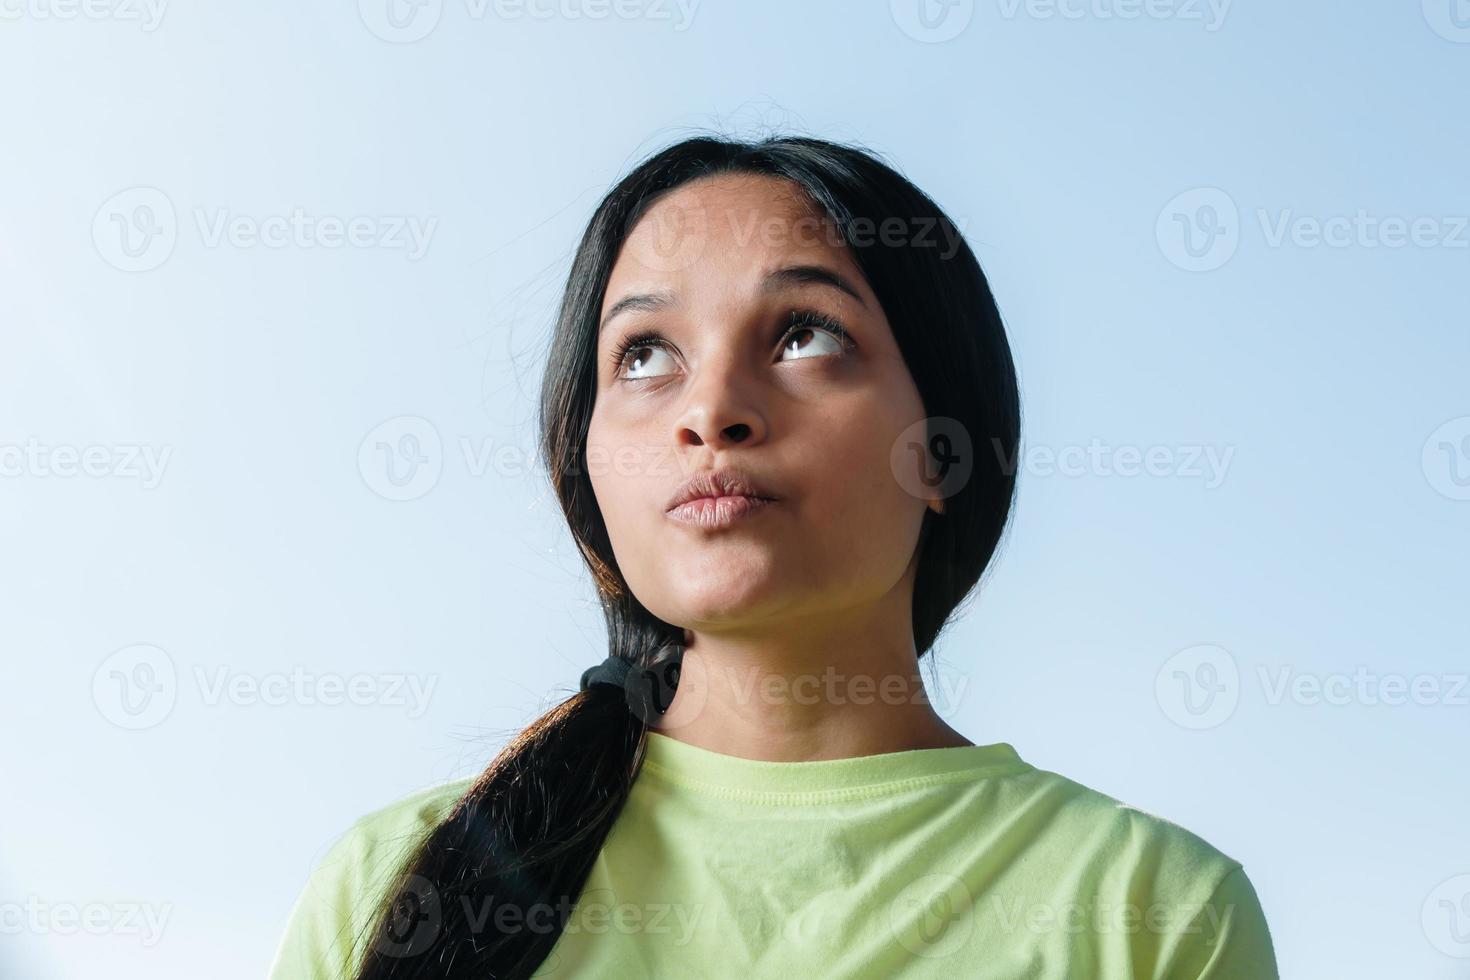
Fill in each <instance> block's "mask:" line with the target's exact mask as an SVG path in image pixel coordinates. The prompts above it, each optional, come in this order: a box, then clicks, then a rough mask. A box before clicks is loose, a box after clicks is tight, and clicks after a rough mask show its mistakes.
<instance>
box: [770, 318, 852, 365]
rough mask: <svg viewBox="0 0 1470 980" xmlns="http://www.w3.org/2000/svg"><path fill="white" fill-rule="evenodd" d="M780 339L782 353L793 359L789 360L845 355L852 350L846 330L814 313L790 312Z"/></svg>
mask: <svg viewBox="0 0 1470 980" xmlns="http://www.w3.org/2000/svg"><path fill="white" fill-rule="evenodd" d="M781 339H782V344H781V353H782V354H787V353H790V354H792V355H794V356H793V357H791V358H788V360H799V359H801V358H804V357H823V356H828V355H833V354H845V353H847V350H848V348H849V347H851V337H849V335H848V333H847V329H846V328H845V327H843V326H842V324H841V323H839V322H837V321H836V320H834V319H832V318H831V317H829V316H827V315H826V314H824V313H818V312H817V311H816V310H792V311H791V319H790V320H789V321H787V323H786V324H785V326H784V328H783V330H782V334H781Z"/></svg>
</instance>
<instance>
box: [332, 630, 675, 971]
mask: <svg viewBox="0 0 1470 980" xmlns="http://www.w3.org/2000/svg"><path fill="white" fill-rule="evenodd" d="M681 654H682V649H680V648H675V650H674V653H673V655H672V656H659V657H653V658H649V662H648V663H647V664H646V665H642V666H635V665H634V664H633V663H632V662H631V661H629V660H627V659H625V658H621V657H616V656H609V657H608V658H607V659H606V660H605V661H603V663H601V664H599V665H598V666H596V667H593V668H589V669H588V670H587V671H586V672H585V673H584V674H583V675H582V690H581V692H580V693H578V694H575V695H573V696H572V697H570V698H568V699H567V700H565V701H563V702H562V703H561V704H559V705H557V706H556V707H555V708H553V709H552V710H550V711H548V712H547V713H546V714H544V715H542V716H541V717H540V718H538V719H536V721H534V722H533V723H532V724H531V725H530V726H528V727H527V728H526V729H525V730H524V731H522V732H520V733H519V734H518V735H517V736H516V737H515V738H514V739H513V740H512V741H511V742H510V743H509V744H508V745H506V747H505V748H504V749H503V750H502V751H501V753H500V754H499V755H498V756H496V757H495V760H494V761H493V762H491V763H490V766H489V768H487V769H486V770H485V772H484V773H483V774H481V776H480V778H479V779H477V780H476V781H475V783H474V785H473V786H472V787H471V788H470V790H469V792H467V793H466V794H465V795H464V797H463V798H461V799H460V800H459V802H458V803H456V804H455V806H454V808H453V809H452V810H451V811H450V813H449V815H448V817H446V818H445V820H444V821H443V822H442V823H441V824H439V825H438V826H437V827H435V828H434V829H433V830H432V831H430V833H429V835H428V837H427V838H425V839H424V840H423V841H422V842H421V843H420V844H419V845H418V846H417V847H416V848H415V850H414V851H413V853H412V854H410V855H409V857H408V859H407V860H406V861H405V863H404V866H403V867H402V868H401V869H400V870H399V871H398V873H397V875H396V876H395V878H394V880H393V883H392V885H391V886H390V888H389V891H388V896H391V897H390V899H389V900H388V901H387V902H385V903H384V905H383V907H382V908H381V909H379V911H378V913H377V915H376V918H375V919H374V921H373V925H372V929H371V932H370V933H369V936H368V942H367V945H366V949H365V950H364V952H363V957H362V960H361V964H360V966H359V969H358V972H357V974H356V980H408V978H414V980H428V978H435V980H441V978H465V980H471V978H473V980H502V978H503V980H519V978H525V977H530V976H531V975H532V974H533V973H534V972H535V971H536V968H537V967H538V966H539V965H540V964H541V963H542V962H543V961H544V960H545V959H546V957H547V955H548V954H550V952H551V949H552V947H553V946H554V945H556V942H557V940H558V939H559V938H560V936H561V933H562V930H563V929H564V928H565V926H566V922H567V918H568V917H569V915H570V913H571V910H572V908H573V907H574V906H575V904H576V900H577V897H578V895H579V894H580V893H581V890H582V887H583V885H584V884H585V882H586V880H587V876H588V875H589V874H590V873H591V870H592V865H593V862H594V861H595V860H596V858H597V854H598V852H599V851H600V850H601V849H602V845H603V843H604V842H605V841H606V840H607V835H608V832H609V831H610V830H611V829H612V825H613V822H614V821H615V820H616V819H617V816H618V813H619V812H620V811H621V810H622V807H623V804H624V803H625V802H626V801H627V798H628V793H629V791H630V789H631V788H632V785H633V780H634V778H635V777H636V776H637V772H638V768H639V767H640V766H641V764H642V759H643V751H644V745H645V743H646V738H647V736H646V733H647V731H648V727H649V721H650V720H652V719H653V715H657V714H660V713H662V712H663V711H665V710H667V708H668V704H669V701H670V700H671V698H672V690H671V687H672V685H676V684H677V677H678V668H679V663H680V655H681ZM671 682H672V684H671ZM649 712H651V713H652V714H649Z"/></svg>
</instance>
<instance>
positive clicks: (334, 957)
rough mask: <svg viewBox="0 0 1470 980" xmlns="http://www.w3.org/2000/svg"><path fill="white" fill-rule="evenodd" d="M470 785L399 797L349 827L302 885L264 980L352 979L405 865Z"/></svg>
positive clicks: (458, 784) (463, 783) (457, 784)
mask: <svg viewBox="0 0 1470 980" xmlns="http://www.w3.org/2000/svg"><path fill="white" fill-rule="evenodd" d="M469 786H470V780H461V781H459V782H455V783H447V784H444V785H443V786H438V787H433V788H431V789H428V790H423V791H420V792H418V793H414V794H412V795H410V796H407V797H404V798H403V799H401V800H399V801H398V802H396V803H393V804H391V805H389V806H387V807H384V808H383V809H381V810H378V811H376V812H374V813H370V814H368V815H366V816H364V817H362V818H361V819H359V820H358V821H357V822H356V823H354V824H353V825H352V826H351V827H350V828H349V829H348V830H347V832H346V833H344V834H343V835H342V836H341V837H340V838H338V840H337V841H336V843H334V844H333V845H332V846H331V847H330V848H329V849H328V850H327V853H326V855H325V856H324V857H323V858H322V859H321V861H320V862H319V863H318V864H317V866H316V867H315V868H313V869H312V872H311V875H310V876H309V877H308V878H307V881H306V885H305V886H304V887H303V888H302V890H301V892H300V894H299V895H298V897H297V899H296V904H295V905H294V906H293V907H292V909H291V913H290V916H289V918H288V919H287V922H286V929H285V932H284V933H283V935H282V936H281V941H280V944H279V945H278V946H277V948H276V956H275V960H274V962H273V963H272V964H271V971H270V974H269V978H268V980H351V978H352V977H353V976H354V975H355V973H356V972H357V967H358V965H359V964H360V962H361V958H362V955H363V953H364V952H365V950H366V943H367V940H368V938H369V932H370V930H371V929H372V928H373V926H374V924H375V922H376V920H377V917H378V912H379V910H380V909H381V907H382V905H383V903H384V902H385V901H386V899H387V898H388V891H389V889H390V888H391V887H392V886H393V883H394V881H395V880H396V879H397V876H398V873H399V871H400V870H401V868H402V866H403V863H404V861H405V860H406V859H407V858H408V856H409V854H410V853H412V852H413V850H414V848H415V847H416V846H417V845H418V844H419V843H420V842H421V841H422V839H423V837H424V835H426V834H427V833H428V832H429V831H430V830H431V829H432V828H433V827H434V826H435V825H436V824H437V823H439V821H441V820H443V819H444V817H445V816H446V815H447V814H448V812H449V811H450V810H451V809H452V808H453V806H454V804H455V802H456V801H458V800H459V798H460V797H461V796H463V795H464V793H465V791H466V790H467V789H468V788H469Z"/></svg>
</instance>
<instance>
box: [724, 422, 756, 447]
mask: <svg viewBox="0 0 1470 980" xmlns="http://www.w3.org/2000/svg"><path fill="white" fill-rule="evenodd" d="M725 434H726V435H728V436H729V437H730V439H731V440H732V441H734V442H744V441H745V439H746V437H748V436H749V435H750V426H748V425H746V424H745V423H744V422H740V423H737V424H736V425H732V426H729V427H727V428H726V429H725Z"/></svg>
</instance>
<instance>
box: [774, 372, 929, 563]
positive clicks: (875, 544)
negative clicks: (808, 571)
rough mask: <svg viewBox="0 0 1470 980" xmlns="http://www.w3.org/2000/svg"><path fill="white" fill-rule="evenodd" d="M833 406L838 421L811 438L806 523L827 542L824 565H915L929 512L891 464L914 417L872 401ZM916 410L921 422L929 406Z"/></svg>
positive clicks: (803, 459) (806, 456)
mask: <svg viewBox="0 0 1470 980" xmlns="http://www.w3.org/2000/svg"><path fill="white" fill-rule="evenodd" d="M833 408H834V409H836V411H834V413H833V415H832V418H831V419H830V420H829V421H827V422H824V424H822V425H821V426H819V427H814V428H813V429H812V430H810V431H812V432H813V435H812V436H810V437H808V438H806V439H804V440H803V444H804V449H803V451H802V453H801V456H800V458H799V460H798V468H799V469H800V471H801V472H802V474H803V476H802V486H803V489H804V491H805V492H806V494H807V496H806V500H805V502H804V506H803V508H802V509H803V517H804V521H805V523H806V524H807V526H809V527H810V528H811V529H812V533H813V534H815V535H817V536H819V537H821V538H822V539H823V543H822V546H821V550H822V551H823V552H824V554H823V561H824V563H831V564H832V565H833V566H834V567H842V563H848V564H849V565H850V566H851V567H854V568H856V567H862V568H864V569H865V573H868V572H870V573H875V574H880V575H883V576H884V577H887V576H888V574H889V573H893V574H897V573H898V572H901V571H902V569H903V568H904V567H905V566H906V565H907V564H908V560H909V558H910V555H911V553H912V550H913V545H914V543H915V542H916V541H917V536H918V531H919V527H920V524H921V522H922V519H923V511H924V502H923V501H922V500H919V499H917V498H915V497H914V496H913V495H912V494H910V493H909V492H907V491H906V490H905V489H904V487H903V486H902V485H901V484H900V482H899V480H898V479H897V477H896V476H895V475H894V472H893V467H892V462H891V452H892V449H893V446H894V443H895V441H896V440H897V439H898V438H899V436H900V434H901V433H902V432H903V430H904V428H905V427H906V426H907V425H908V424H909V422H910V421H912V418H910V412H909V410H908V409H898V408H897V406H894V405H892V403H887V402H874V401H871V400H864V401H860V402H852V403H849V404H847V405H845V406H833ZM913 413H915V414H913V418H917V417H919V416H920V415H922V408H918V407H916V408H914V409H913ZM824 414H825V413H824Z"/></svg>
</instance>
